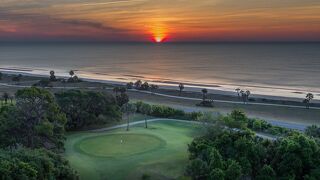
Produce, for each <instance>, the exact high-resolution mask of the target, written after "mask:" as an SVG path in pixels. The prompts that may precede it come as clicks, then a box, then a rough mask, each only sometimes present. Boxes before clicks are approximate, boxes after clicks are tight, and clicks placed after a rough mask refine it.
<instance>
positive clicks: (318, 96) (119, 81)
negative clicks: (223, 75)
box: [0, 67, 320, 104]
mask: <svg viewBox="0 0 320 180" xmlns="http://www.w3.org/2000/svg"><path fill="white" fill-rule="evenodd" d="M38 70H41V71H44V69H40V68H39V69H38ZM74 71H75V72H81V71H79V70H74ZM0 72H2V73H3V74H8V75H18V74H21V75H24V76H26V77H28V76H29V77H34V78H45V77H48V76H49V71H45V72H47V74H44V73H39V72H38V73H37V72H36V70H35V69H31V68H17V67H12V68H1V67H0ZM56 74H57V75H56V77H58V78H63V79H65V78H68V77H69V75H68V73H64V74H62V73H56ZM97 74H102V75H101V76H103V77H100V78H99V77H98V76H97V77H92V76H91V75H88V74H86V73H77V75H78V76H79V78H80V79H82V80H84V81H86V82H92V83H102V84H106V85H121V86H124V85H126V83H128V82H130V81H128V79H126V78H119V77H117V78H110V79H105V75H106V74H103V73H97ZM134 78H135V80H137V79H141V80H143V79H142V78H143V76H134ZM133 82H134V81H133ZM148 82H149V84H156V85H158V86H159V88H160V89H162V90H165V91H173V90H177V89H178V84H179V83H178V82H177V81H175V82H173V81H170V82H164V81H148ZM182 83H183V84H184V85H185V89H184V92H190V93H199V92H201V89H203V88H207V89H208V94H214V95H222V96H230V97H237V93H236V92H235V91H228V90H224V89H223V88H221V87H222V86H223V84H216V85H205V84H194V83H188V82H186V83H184V82H182ZM235 87H240V86H235ZM247 87H260V88H263V89H265V90H268V91H274V90H277V89H283V88H277V87H275V88H270V87H264V86H247ZM249 90H250V89H249ZM285 90H290V91H291V90H292V92H291V93H292V94H295V95H296V96H294V97H292V96H280V95H266V94H263V93H259V92H257V91H252V92H251V95H250V98H253V99H263V100H264V99H267V100H272V101H293V102H302V100H303V99H304V97H305V93H306V92H301V91H300V90H299V89H285ZM313 94H314V99H313V102H314V103H317V104H318V103H320V92H316V93H313Z"/></svg>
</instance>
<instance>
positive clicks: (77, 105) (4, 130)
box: [0, 87, 121, 179]
mask: <svg viewBox="0 0 320 180" xmlns="http://www.w3.org/2000/svg"><path fill="white" fill-rule="evenodd" d="M120 118H121V110H120V106H119V105H118V104H117V101H116V98H115V97H114V96H112V95H111V94H104V93H99V92H83V91H78V90H70V91H66V92H59V93H56V94H52V93H51V92H49V91H47V90H45V89H39V88H36V87H31V88H26V89H22V90H18V91H17V92H16V94H15V103H14V104H7V105H5V106H2V107H1V108H0V179H78V178H79V177H78V174H77V172H75V171H74V170H72V168H71V167H70V165H69V163H68V162H67V161H66V160H65V159H64V158H63V157H62V156H61V155H60V153H62V152H63V151H64V142H65V139H66V137H65V132H66V130H67V131H71V130H78V129H82V128H86V127H88V126H91V125H103V124H105V123H108V122H111V121H116V120H119V119H120Z"/></svg>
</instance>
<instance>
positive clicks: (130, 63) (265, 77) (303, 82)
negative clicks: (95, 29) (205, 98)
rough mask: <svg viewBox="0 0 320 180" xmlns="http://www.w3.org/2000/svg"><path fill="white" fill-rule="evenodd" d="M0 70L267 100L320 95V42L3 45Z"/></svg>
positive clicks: (0, 51)
mask: <svg viewBox="0 0 320 180" xmlns="http://www.w3.org/2000/svg"><path fill="white" fill-rule="evenodd" d="M0 68H4V69H7V70H8V69H10V70H17V69H21V70H23V72H26V73H33V74H48V71H49V70H51V69H53V70H55V71H56V72H57V74H60V75H66V74H67V72H68V71H69V70H70V69H74V70H78V71H77V73H78V74H79V75H80V77H86V78H92V79H101V80H113V81H123V82H127V81H132V80H136V79H144V80H148V81H153V82H155V83H159V84H169V85H170V84H175V83H177V82H185V83H188V84H190V87H193V86H195V87H201V86H206V87H210V88H213V89H218V90H227V91H233V89H234V88H235V87H241V88H244V89H250V90H251V91H252V92H253V93H256V94H266V95H280V96H293V97H295V96H301V97H302V96H304V95H303V94H299V92H303V93H305V92H314V93H315V94H316V95H318V94H320V43H267V44H262V43H234V44H232V43H216V44H192V43H189V44H142V43H140V44H139V43H136V44H135V43H127V44H125V43H122V44H121V43H118V44H94V43H87V44H85V43H81V44H74V43H73V44H5V43H2V44H0ZM4 69H2V70H4Z"/></svg>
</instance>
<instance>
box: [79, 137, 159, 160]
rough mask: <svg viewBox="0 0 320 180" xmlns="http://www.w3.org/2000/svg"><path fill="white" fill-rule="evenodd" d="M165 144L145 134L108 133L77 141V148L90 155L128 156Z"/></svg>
mask: <svg viewBox="0 0 320 180" xmlns="http://www.w3.org/2000/svg"><path fill="white" fill-rule="evenodd" d="M164 144H165V141H163V140H162V139H160V138H158V137H156V136H153V135H145V134H109V135H103V136H95V137H89V138H86V139H83V140H81V141H80V142H79V143H78V148H79V149H80V150H81V151H82V152H84V153H86V154H88V155H91V156H99V157H117V156H130V155H134V154H138V153H145V152H148V151H152V150H155V149H159V148H160V147H161V146H163V145H164Z"/></svg>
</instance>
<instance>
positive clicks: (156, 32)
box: [151, 25, 168, 43]
mask: <svg viewBox="0 0 320 180" xmlns="http://www.w3.org/2000/svg"><path fill="white" fill-rule="evenodd" d="M167 31H168V30H167V29H166V28H165V27H164V26H160V25H158V26H155V27H153V28H152V30H151V33H152V37H153V38H152V39H153V41H154V42H155V43H162V42H164V41H165V40H166V39H167V38H168V32H167Z"/></svg>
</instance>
